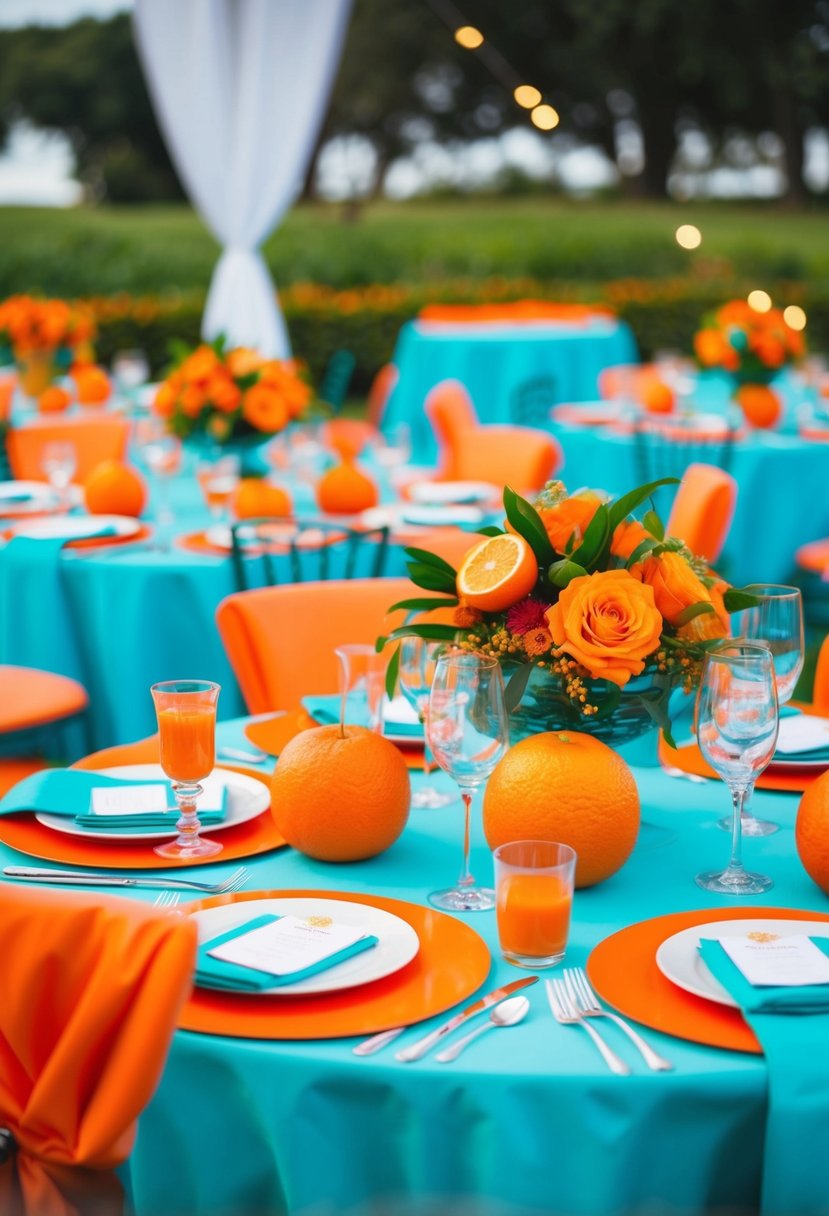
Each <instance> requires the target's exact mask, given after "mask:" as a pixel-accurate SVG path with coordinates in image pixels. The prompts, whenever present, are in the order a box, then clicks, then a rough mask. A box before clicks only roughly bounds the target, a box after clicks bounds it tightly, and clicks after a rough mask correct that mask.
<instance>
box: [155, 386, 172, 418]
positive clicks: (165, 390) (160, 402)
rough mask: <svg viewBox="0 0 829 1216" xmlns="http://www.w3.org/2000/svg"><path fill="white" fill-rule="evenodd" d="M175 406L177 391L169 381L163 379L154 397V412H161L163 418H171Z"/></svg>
mask: <svg viewBox="0 0 829 1216" xmlns="http://www.w3.org/2000/svg"><path fill="white" fill-rule="evenodd" d="M175 408H176V391H175V389H174V388H173V386H172V385H171V384H170V383H169V382H168V381H166V380H163V381H162V382H161V384H159V386H158V388H157V389H156V393H155V397H153V413H155V414H160V415H161V417H162V418H169V417H170V416H171V415H172V413H173V411H174V410H175Z"/></svg>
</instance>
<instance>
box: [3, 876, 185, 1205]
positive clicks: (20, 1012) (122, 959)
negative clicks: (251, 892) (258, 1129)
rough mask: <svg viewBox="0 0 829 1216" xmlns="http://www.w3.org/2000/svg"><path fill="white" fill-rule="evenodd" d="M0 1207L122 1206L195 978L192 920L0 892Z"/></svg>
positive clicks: (121, 904)
mask: <svg viewBox="0 0 829 1216" xmlns="http://www.w3.org/2000/svg"><path fill="white" fill-rule="evenodd" d="M0 940H2V942H3V977H4V984H3V989H4V995H3V999H2V1001H0V1129H2V1131H0V1147H2V1146H5V1149H6V1152H5V1155H4V1157H3V1159H2V1163H1V1164H0V1211H2V1213H3V1216H17V1213H26V1214H27V1216H59V1214H61V1213H65V1214H66V1216H70V1214H71V1216H77V1213H78V1212H84V1213H91V1212H93V1211H94V1212H95V1213H97V1214H99V1216H100V1214H103V1213H107V1214H109V1213H116V1212H120V1211H121V1210H122V1206H123V1192H122V1190H121V1187H120V1184H119V1183H118V1181H117V1179H116V1178H115V1175H114V1174H112V1173H111V1172H110V1171H112V1170H113V1169H114V1167H115V1166H117V1165H119V1164H120V1163H121V1162H123V1161H124V1160H125V1159H126V1158H127V1156H128V1155H129V1152H130V1150H131V1147H132V1142H133V1139H134V1135H135V1121H136V1119H137V1117H138V1115H139V1114H140V1112H141V1111H142V1109H143V1108H144V1107H145V1106H146V1104H147V1102H148V1101H149V1100H150V1098H151V1096H152V1094H153V1091H154V1089H155V1087H156V1085H157V1083H158V1080H159V1077H160V1075H161V1071H162V1068H163V1065H164V1060H165V1058H166V1054H167V1049H168V1046H169V1043H170V1040H171V1038H172V1034H173V1030H174V1028H175V1024H176V1019H177V1017H178V1013H179V1009H180V1007H181V1005H182V1004H183V1002H184V1000H185V999H186V998H187V996H188V994H189V992H190V987H191V981H192V972H193V965H194V961H195V949H196V927H195V924H194V923H193V922H192V921H191V920H189V919H188V918H186V917H183V916H171V915H169V914H159V913H158V912H157V911H156V910H155V909H153V908H151V907H149V906H148V905H146V904H144V903H140V902H138V901H134V900H125V899H119V898H108V897H106V896H103V895H101V894H99V893H98V892H95V893H93V894H86V893H85V892H81V891H72V892H62V891H42V890H31V889H28V888H25V887H22V886H18V885H16V884H14V883H2V884H0Z"/></svg>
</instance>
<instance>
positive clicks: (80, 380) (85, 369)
mask: <svg viewBox="0 0 829 1216" xmlns="http://www.w3.org/2000/svg"><path fill="white" fill-rule="evenodd" d="M72 376H73V379H74V381H75V387H76V390H77V394H78V401H79V402H80V404H81V405H103V404H104V402H105V401H109V398H110V396H111V395H112V385H111V384H110V382H109V376H108V375H107V374H106V372H105V371H104V369H103V368H102V367H96V365H95V364H94V363H91V364H86V363H85V364H84V365H83V366H82V367H76V368H75V369H74V371H73V372H72Z"/></svg>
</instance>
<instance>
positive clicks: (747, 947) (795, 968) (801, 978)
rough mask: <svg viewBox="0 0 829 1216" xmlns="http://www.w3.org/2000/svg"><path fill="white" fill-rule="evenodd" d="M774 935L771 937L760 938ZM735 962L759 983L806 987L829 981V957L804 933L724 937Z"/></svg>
mask: <svg viewBox="0 0 829 1216" xmlns="http://www.w3.org/2000/svg"><path fill="white" fill-rule="evenodd" d="M766 938H771V940H770V941H769V940H759V939H766ZM719 942H720V945H721V946H722V948H723V950H724V951H725V953H726V954H727V955H728V957H729V958H730V959H731V961H732V963H734V965H735V966H736V967H737V968H738V969H739V971H741V972H742V974H743V975H744V976H745V978H746V979H747V980H748V982H749V983H750V984H753V985H754V986H755V987H763V988H769V987H775V988H778V987H791V988H794V987H803V986H804V985H806V984H829V957H827V956H826V955H825V954H824V953H823V951H822V950H821V949H820V948H819V947H818V946H816V945H815V943H814V942H813V941H812V940H811V938H808V937H806V936H804V935H802V934H793V935H792V936H791V937H777V936H776V935H774V934H765V933H764V934H758V935H757V936H756V937H750V936H749V937H721V938H720V939H719Z"/></svg>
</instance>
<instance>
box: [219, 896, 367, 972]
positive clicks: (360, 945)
mask: <svg viewBox="0 0 829 1216" xmlns="http://www.w3.org/2000/svg"><path fill="white" fill-rule="evenodd" d="M279 919H280V917H278V916H275V915H274V914H272V913H266V914H265V915H263V916H257V917H256V918H255V919H254V920H249V921H247V922H246V923H245V924H243V925H237V926H236V928H235V929H228V931H227V932H226V933H221V934H219V936H218V937H213V938H211V939H210V941H207V942H204V943H203V944H202V945H201V946H199V950H198V955H197V957H196V976H195V983H196V987H197V988H219V989H221V990H222V991H225V992H264V991H266V990H267V989H269V988H279V987H281V986H282V985H283V984H296V983H298V982H299V981H300V980H307V979H309V978H310V977H311V976H312V975H318V974H319V972H321V971H327V970H329V968H331V967H336V965H337V964H338V963H343V962H345V960H346V959H348V958H351V957H352V955H355V954H361V953H362V951H363V950H370V949H371V948H372V947H373V946H376V945H377V938H376V937H372V936H367V937H361V938H360V940H359V941H357V942H354V944H353V945H351V946H346V948H345V949H344V950H339V951H338V952H337V953H336V954H332V955H329V957H328V958H325V959H323V960H322V961H321V962H319V963H314V964H313V965H312V966H310V967H303V968H302V969H301V970H300V971H291V972H290V973H289V974H287V975H274V974H273V973H272V972H268V971H257V970H255V969H254V968H253V967H242V966H240V965H239V964H238V963H230V962H228V961H227V960H226V959H220V958H213V956H212V955H211V954H210V953H209V952H210V951H211V950H215V949H216V947H217V946H222V945H224V943H225V942H229V941H232V940H233V939H234V938H235V937H241V936H242V934H243V933H251V932H252V931H253V930H254V929H260V928H261V927H262V926H263V925H270V924H272V923H273V921H275V920H279Z"/></svg>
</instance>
